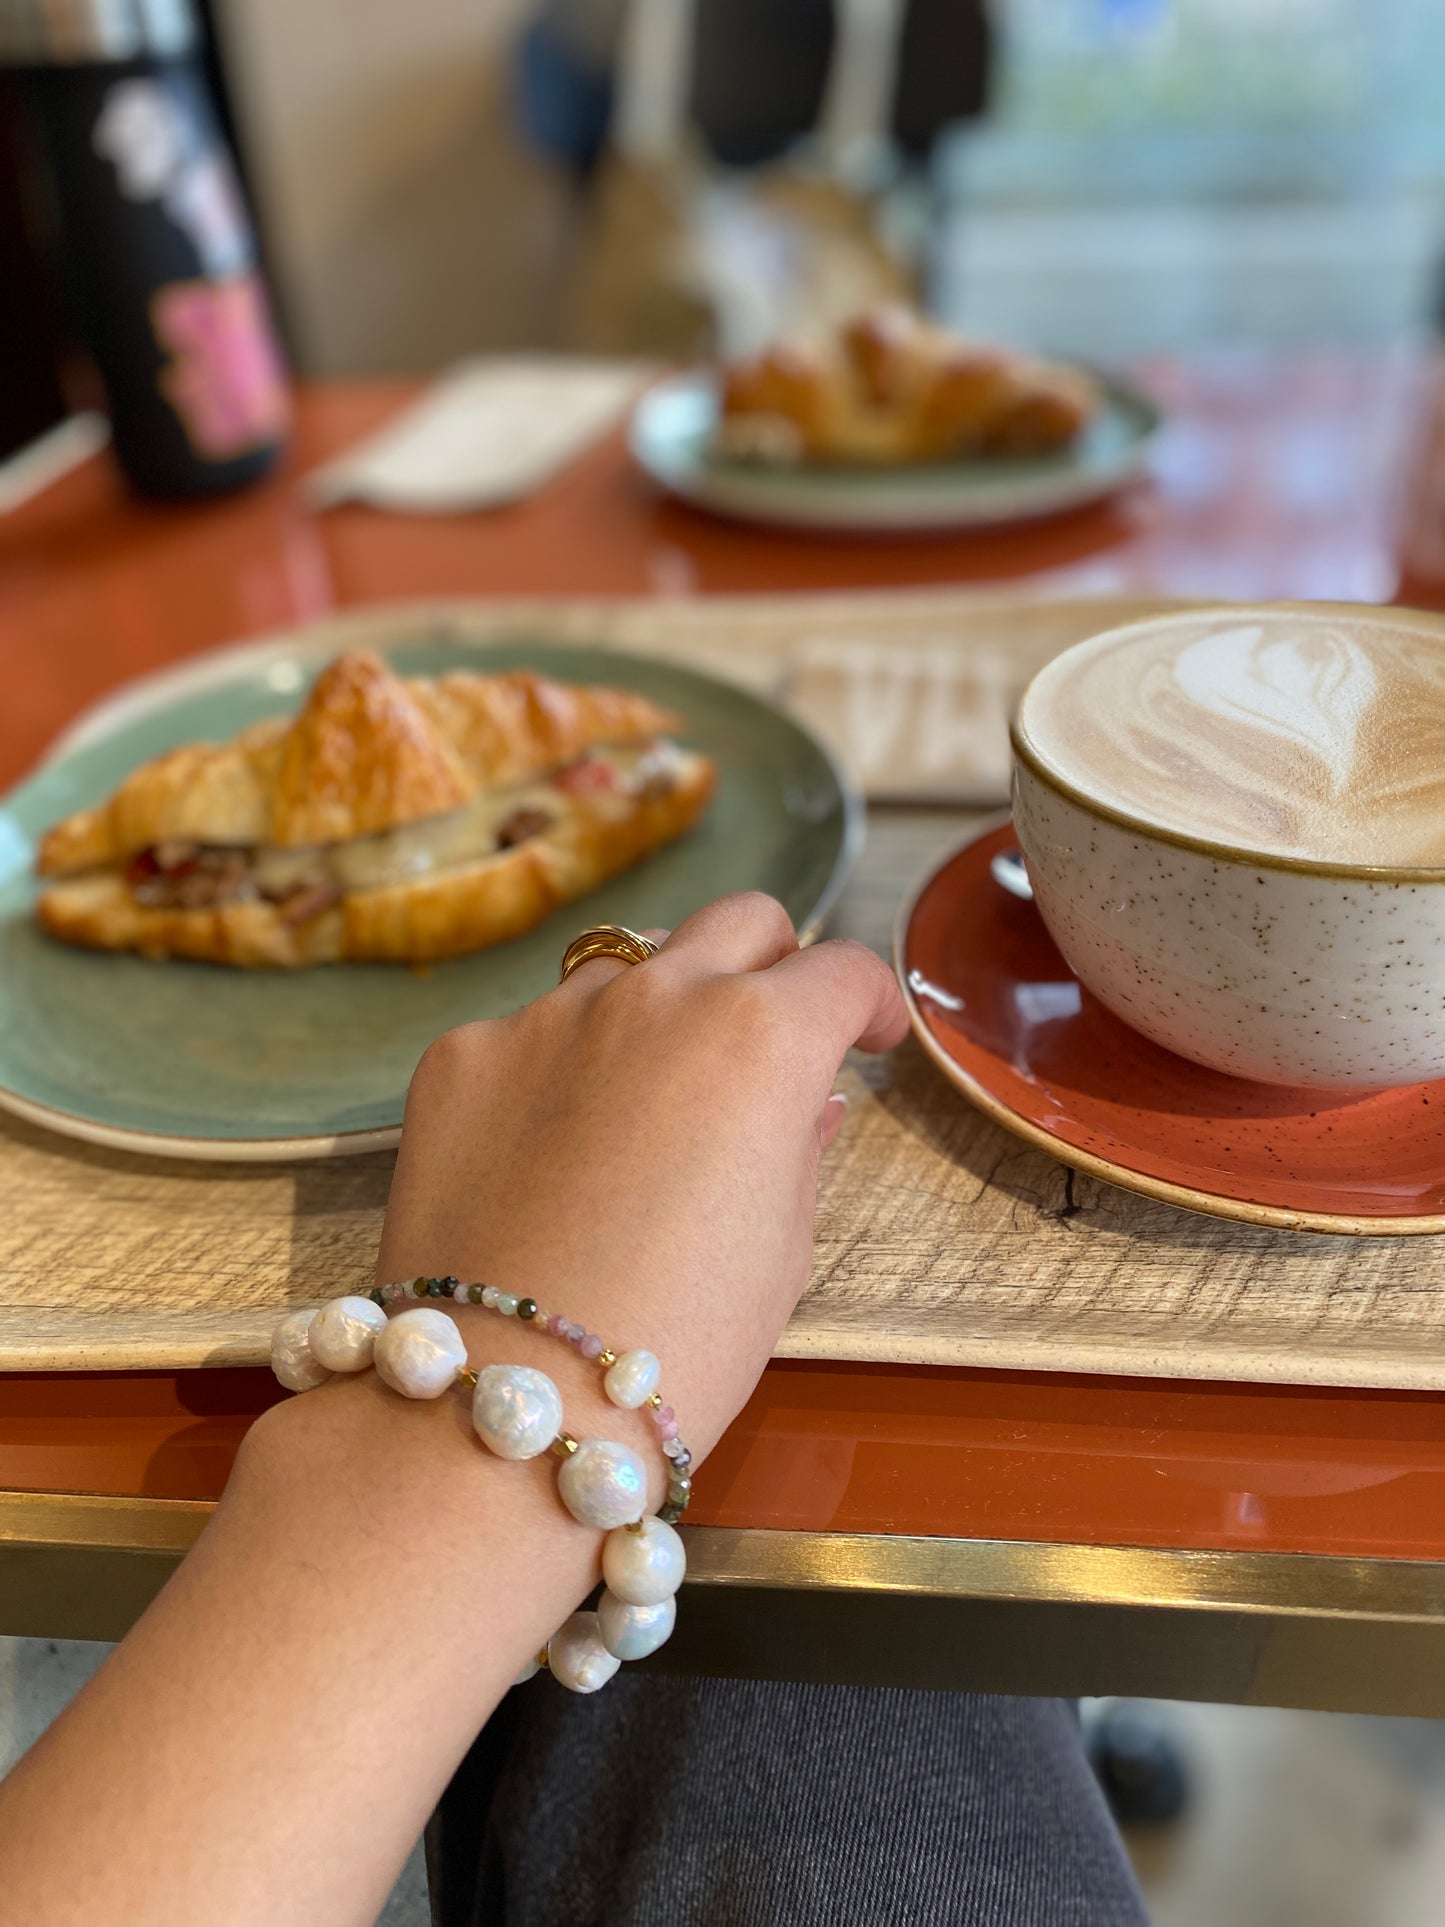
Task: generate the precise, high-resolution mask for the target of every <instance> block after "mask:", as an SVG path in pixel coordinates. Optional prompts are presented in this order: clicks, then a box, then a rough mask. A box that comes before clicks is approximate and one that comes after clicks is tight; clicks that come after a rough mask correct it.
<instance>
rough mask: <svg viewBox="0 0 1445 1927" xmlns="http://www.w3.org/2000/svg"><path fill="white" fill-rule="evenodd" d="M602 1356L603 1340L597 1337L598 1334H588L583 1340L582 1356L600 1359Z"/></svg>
mask: <svg viewBox="0 0 1445 1927" xmlns="http://www.w3.org/2000/svg"><path fill="white" fill-rule="evenodd" d="M601 1355H602V1340H601V1339H600V1338H599V1337H598V1336H597V1334H596V1332H588V1334H587V1336H586V1337H585V1338H584V1339H583V1340H582V1356H583V1357H584V1358H600V1357H601Z"/></svg>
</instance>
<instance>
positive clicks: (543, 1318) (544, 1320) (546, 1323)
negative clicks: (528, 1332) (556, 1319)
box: [532, 1305, 552, 1332]
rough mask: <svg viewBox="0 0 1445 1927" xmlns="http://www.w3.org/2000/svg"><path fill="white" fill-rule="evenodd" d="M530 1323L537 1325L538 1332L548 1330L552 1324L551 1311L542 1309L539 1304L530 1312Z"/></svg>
mask: <svg viewBox="0 0 1445 1927" xmlns="http://www.w3.org/2000/svg"><path fill="white" fill-rule="evenodd" d="M532 1323H533V1324H534V1325H535V1326H536V1327H537V1330H538V1331H540V1332H544V1331H550V1330H551V1326H552V1314H551V1312H550V1311H543V1310H542V1307H541V1306H540V1305H539V1306H538V1307H537V1309H536V1311H535V1312H534V1313H533V1314H532Z"/></svg>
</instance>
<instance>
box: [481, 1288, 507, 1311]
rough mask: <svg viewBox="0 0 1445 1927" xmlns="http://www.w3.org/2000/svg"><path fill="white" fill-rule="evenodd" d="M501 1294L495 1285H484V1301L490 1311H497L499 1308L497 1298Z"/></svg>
mask: <svg viewBox="0 0 1445 1927" xmlns="http://www.w3.org/2000/svg"><path fill="white" fill-rule="evenodd" d="M501 1295H502V1294H501V1292H499V1291H498V1290H497V1287H496V1286H495V1285H483V1286H482V1303H483V1304H484V1305H485V1306H486V1308H487V1310H488V1311H495V1310H496V1309H497V1300H498V1299H499V1298H500V1297H501Z"/></svg>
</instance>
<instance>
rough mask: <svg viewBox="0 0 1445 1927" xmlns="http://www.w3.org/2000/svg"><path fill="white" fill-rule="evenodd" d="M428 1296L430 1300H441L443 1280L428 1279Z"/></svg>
mask: <svg viewBox="0 0 1445 1927" xmlns="http://www.w3.org/2000/svg"><path fill="white" fill-rule="evenodd" d="M426 1295H427V1297H428V1298H440V1297H441V1295H442V1281H441V1279H440V1278H428V1279H427V1281H426Z"/></svg>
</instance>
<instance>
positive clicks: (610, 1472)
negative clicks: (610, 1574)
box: [557, 1439, 647, 1532]
mask: <svg viewBox="0 0 1445 1927" xmlns="http://www.w3.org/2000/svg"><path fill="white" fill-rule="evenodd" d="M557 1490H558V1491H559V1492H560V1493H561V1495H562V1503H563V1505H565V1506H566V1508H567V1510H568V1511H569V1512H570V1513H571V1514H572V1517H573V1518H574V1519H580V1520H581V1521H582V1524H583V1525H584V1526H600V1527H601V1528H602V1530H603V1531H604V1532H605V1531H606V1530H607V1529H608V1527H609V1526H623V1525H626V1524H627V1522H628V1520H629V1519H640V1518H641V1517H642V1513H643V1509H644V1508H645V1506H646V1504H647V1475H646V1473H645V1472H644V1471H643V1469H642V1460H641V1459H640V1458H638V1456H637V1454H636V1453H635V1452H634V1451H633V1450H632V1449H631V1447H630V1446H626V1445H619V1444H618V1443H617V1441H616V1440H615V1439H583V1441H582V1443H581V1444H580V1445H579V1446H578V1447H577V1450H576V1451H575V1452H573V1453H571V1454H569V1456H568V1457H567V1458H566V1459H564V1460H563V1462H562V1470H561V1471H560V1472H559V1473H558V1474H557Z"/></svg>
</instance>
